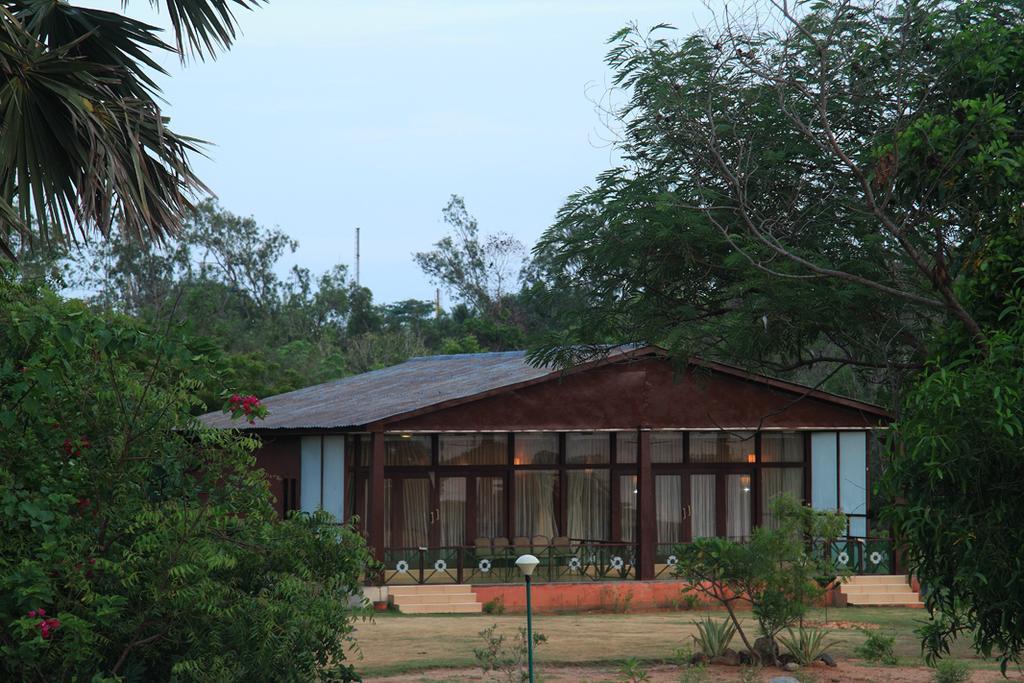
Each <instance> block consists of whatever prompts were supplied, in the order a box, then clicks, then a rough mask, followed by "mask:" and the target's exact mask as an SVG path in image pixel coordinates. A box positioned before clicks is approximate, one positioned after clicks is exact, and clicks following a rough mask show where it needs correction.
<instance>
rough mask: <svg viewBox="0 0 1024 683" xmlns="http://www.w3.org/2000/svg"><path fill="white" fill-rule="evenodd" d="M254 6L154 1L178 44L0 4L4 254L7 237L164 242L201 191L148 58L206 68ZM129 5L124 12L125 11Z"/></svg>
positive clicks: (50, 5)
mask: <svg viewBox="0 0 1024 683" xmlns="http://www.w3.org/2000/svg"><path fill="white" fill-rule="evenodd" d="M259 2H260V0H165V1H164V2H160V1H159V0H150V4H151V5H153V6H154V7H156V6H158V5H161V4H162V5H163V6H164V9H165V10H166V12H167V14H168V16H169V18H170V21H171V25H172V28H173V35H174V42H173V43H169V42H166V41H164V40H163V39H161V38H160V36H159V29H157V28H156V27H154V26H151V25H149V24H146V23H144V22H141V21H138V20H136V19H132V18H131V17H129V16H126V15H124V14H119V13H116V12H108V11H105V10H99V9H92V8H87V7H77V6H74V5H71V4H69V3H67V2H40V1H38V0H6V1H4V2H0V122H2V123H0V132H2V140H3V144H0V252H2V253H4V254H6V255H7V256H8V257H13V256H14V250H13V249H12V248H11V242H12V238H11V235H12V233H14V232H18V233H20V234H21V235H22V237H23V238H27V239H35V240H39V241H41V242H43V243H44V244H46V243H49V242H53V241H65V242H66V241H71V240H75V239H76V238H85V237H87V236H88V235H89V234H90V233H93V232H98V233H99V234H101V235H103V236H108V235H109V234H110V230H111V227H112V225H113V222H114V218H115V216H117V217H118V223H119V225H120V227H121V230H120V231H119V232H118V234H119V235H120V236H121V237H125V238H128V237H131V238H140V239H146V240H163V239H164V238H166V237H167V236H168V235H170V234H172V233H174V232H175V231H176V230H177V229H178V227H179V226H180V224H181V220H182V217H183V216H184V215H185V214H186V213H187V210H188V209H189V208H190V207H191V206H192V198H193V196H194V195H195V193H197V192H201V191H204V190H205V187H204V185H203V183H202V181H200V179H199V178H198V177H197V176H196V175H195V173H194V172H193V170H192V166H191V162H190V160H189V155H190V154H191V153H193V152H196V151H198V150H199V148H200V144H201V143H200V141H198V140H196V139H195V138H191V137H187V136H183V135H179V134H177V133H175V132H174V131H173V130H171V129H170V128H169V127H168V119H167V117H166V116H164V115H163V112H162V110H161V107H160V101H159V98H160V87H159V85H157V82H156V80H155V77H156V76H158V75H165V74H166V72H165V71H164V69H163V68H162V67H161V66H160V65H159V63H158V62H157V61H156V59H155V58H154V56H153V53H154V52H173V53H176V54H178V55H180V57H181V59H182V60H183V61H184V60H185V59H186V58H187V57H188V56H192V57H197V58H199V59H204V58H206V57H212V56H214V55H215V54H216V52H217V51H218V50H222V49H227V48H229V47H230V46H231V44H232V42H233V41H234V38H235V31H236V26H237V22H236V19H235V15H234V10H235V9H236V8H246V9H248V8H252V7H255V6H256V5H257V4H259ZM123 4H125V5H127V4H128V3H123Z"/></svg>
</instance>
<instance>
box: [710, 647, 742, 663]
mask: <svg viewBox="0 0 1024 683" xmlns="http://www.w3.org/2000/svg"><path fill="white" fill-rule="evenodd" d="M711 663H712V664H722V665H724V666H739V665H740V655H739V653H738V652H736V650H726V651H725V652H724V653H723V654H722V655H721V656H719V657H712V658H711Z"/></svg>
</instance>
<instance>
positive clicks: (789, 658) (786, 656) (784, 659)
mask: <svg viewBox="0 0 1024 683" xmlns="http://www.w3.org/2000/svg"><path fill="white" fill-rule="evenodd" d="M795 661H796V657H794V656H793V655H792V654H790V653H789V652H783V653H782V654H781V655H779V665H780V666H785V665H787V664H789V663H790V662H795Z"/></svg>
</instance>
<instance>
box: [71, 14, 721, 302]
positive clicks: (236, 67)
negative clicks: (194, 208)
mask: <svg viewBox="0 0 1024 683" xmlns="http://www.w3.org/2000/svg"><path fill="white" fill-rule="evenodd" d="M89 4H91V5H94V6H104V7H106V8H108V9H109V8H111V7H110V6H111V5H114V6H116V9H119V8H120V2H119V1H117V2H99V1H96V2H90V3H89ZM129 14H132V15H133V16H136V17H138V18H140V19H148V20H152V21H153V22H154V23H157V24H161V25H166V23H167V22H166V17H165V16H163V17H160V16H154V15H153V14H151V13H150V10H149V9H148V4H147V3H144V2H142V0H136V1H135V2H134V3H133V4H130V5H129ZM707 17H708V13H707V10H706V9H705V8H704V6H703V4H702V3H701V2H699V1H698V0H676V1H675V2H665V1H660V2H658V1H650V2H648V1H645V0H633V1H631V2H626V1H623V2H605V1H603V0H591V1H590V2H586V1H577V0H561V1H550V2H540V1H531V0H525V1H519V2H512V1H511V0H509V1H501V2H498V1H496V0H487V1H482V0H481V1H477V2H470V1H468V0H465V1H459V0H418V1H415V2H412V1H391V0H377V1H376V2H369V1H366V2H356V1H352V0H271V2H270V3H269V4H268V5H266V6H263V7H261V8H259V9H257V10H255V11H252V12H248V11H241V12H239V13H238V18H239V21H240V24H241V31H242V33H241V35H240V37H239V38H238V40H237V42H236V44H235V45H234V47H233V48H232V49H231V50H230V51H229V52H227V53H224V54H221V55H220V56H218V57H217V59H216V60H214V61H206V62H193V63H189V64H187V65H185V66H184V67H183V66H181V65H180V64H179V63H178V62H177V61H176V60H175V59H173V58H171V59H168V60H165V62H166V64H167V66H168V69H169V71H170V76H169V77H166V78H162V79H161V80H160V84H161V86H162V87H163V89H164V93H165V96H166V98H167V100H168V103H169V104H168V106H167V109H166V112H167V113H169V115H170V116H171V126H172V128H174V129H175V130H176V131H177V132H178V133H181V134H188V135H193V136H196V137H199V138H202V139H204V140H208V141H211V142H212V143H214V145H213V146H212V147H210V148H209V159H203V158H196V159H195V167H196V170H197V171H198V173H199V176H200V177H201V178H202V179H203V180H204V181H205V182H206V183H207V185H209V187H210V188H211V189H212V190H213V191H214V192H215V193H216V195H217V197H218V200H219V202H220V203H221V205H222V206H223V207H224V208H225V209H227V210H229V211H231V212H233V213H236V214H240V215H247V216H249V215H251V216H253V217H254V218H255V219H256V220H257V221H258V222H259V223H261V224H263V225H266V226H269V227H278V228H280V229H281V230H283V231H284V232H286V233H287V234H289V235H291V236H292V237H293V238H295V239H297V240H298V241H299V244H300V247H299V250H298V251H297V252H296V253H295V254H294V255H292V256H290V257H289V260H288V263H287V264H285V265H286V266H287V267H290V266H291V265H292V264H293V263H295V264H299V265H302V266H304V267H307V268H309V269H310V270H311V271H312V272H314V273H319V272H322V271H325V270H327V269H329V268H330V267H331V266H332V265H334V264H336V263H346V264H349V265H350V266H351V264H352V263H353V261H354V230H355V227H356V226H359V227H360V228H361V234H362V245H361V274H362V277H361V283H362V284H363V285H366V286H368V287H370V288H371V289H372V290H373V292H374V298H375V301H377V302H381V303H383V302H391V301H397V300H402V299H408V298H418V299H432V298H433V296H434V285H433V284H431V283H430V282H429V281H428V280H427V278H426V277H425V276H424V275H423V274H422V272H421V271H420V270H419V268H418V267H417V266H416V264H415V263H414V262H413V260H412V257H411V255H412V253H413V252H416V251H423V250H427V249H429V248H430V246H431V245H432V244H433V243H434V242H436V241H437V240H438V239H440V238H441V237H442V236H443V235H444V234H445V232H446V226H445V225H444V224H443V223H442V222H441V209H442V208H443V207H444V205H445V204H446V203H447V201H448V197H449V196H450V195H451V194H459V195H462V196H463V197H465V200H466V205H467V207H468V209H469V211H470V212H471V213H472V214H474V215H475V216H476V217H477V219H478V220H479V224H480V228H481V231H482V232H484V233H486V232H494V231H505V232H509V233H511V234H513V235H515V236H516V237H518V238H519V240H520V241H522V242H523V243H524V244H525V245H526V246H527V248H529V247H532V245H533V243H534V242H535V241H536V239H537V238H538V237H539V236H540V234H541V233H542V232H543V231H544V229H545V228H547V227H548V226H549V225H550V224H551V223H552V221H553V219H554V216H555V213H556V212H557V210H558V208H559V207H560V206H561V205H562V203H563V202H564V200H565V198H566V197H567V196H568V195H569V194H570V193H572V192H574V191H576V190H578V189H580V188H581V187H584V186H586V185H587V184H589V183H591V182H593V180H594V178H595V176H596V175H597V174H598V173H600V172H601V171H603V170H605V169H607V168H608V167H609V166H610V165H612V164H613V163H614V160H615V158H614V151H613V150H612V149H611V147H610V146H609V144H608V142H607V141H608V139H609V133H608V131H607V130H606V129H605V128H604V126H603V125H602V123H601V117H600V116H599V115H598V114H597V112H596V111H595V109H594V102H593V100H594V99H599V98H601V97H602V96H603V95H604V94H605V93H606V91H607V88H608V86H609V85H610V78H611V73H610V71H609V69H608V68H607V66H606V65H605V63H604V57H605V54H606V52H607V50H608V47H609V46H608V45H607V44H606V40H607V38H608V37H609V36H610V35H611V34H612V33H614V32H615V31H616V30H618V29H619V28H621V27H622V26H624V25H625V24H627V23H628V22H636V23H637V24H638V25H639V26H640V27H642V28H648V27H650V26H653V25H655V24H658V23H661V22H669V23H671V24H673V25H674V26H676V27H677V28H678V29H679V32H680V33H688V32H690V31H692V30H694V29H696V28H697V27H698V26H700V25H702V24H704V23H706V21H707ZM442 301H443V302H446V301H447V297H445V296H444V295H443V294H442Z"/></svg>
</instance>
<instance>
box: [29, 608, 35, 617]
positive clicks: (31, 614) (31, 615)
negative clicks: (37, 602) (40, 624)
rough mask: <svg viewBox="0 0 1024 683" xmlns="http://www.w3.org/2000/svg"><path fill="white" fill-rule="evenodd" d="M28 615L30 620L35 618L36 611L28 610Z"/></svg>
mask: <svg viewBox="0 0 1024 683" xmlns="http://www.w3.org/2000/svg"><path fill="white" fill-rule="evenodd" d="M28 615H29V616H30V617H32V618H35V616H36V611H35V610H34V609H30V610H29V611H28Z"/></svg>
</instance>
